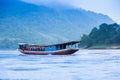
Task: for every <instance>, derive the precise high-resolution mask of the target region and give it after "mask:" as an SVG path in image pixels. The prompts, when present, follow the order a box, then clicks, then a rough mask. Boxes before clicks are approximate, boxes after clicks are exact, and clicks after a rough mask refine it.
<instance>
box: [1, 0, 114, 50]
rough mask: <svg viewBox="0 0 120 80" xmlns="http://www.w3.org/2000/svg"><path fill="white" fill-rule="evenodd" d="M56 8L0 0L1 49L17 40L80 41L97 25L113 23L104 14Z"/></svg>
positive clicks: (15, 42) (8, 46) (13, 46)
mask: <svg viewBox="0 0 120 80" xmlns="http://www.w3.org/2000/svg"><path fill="white" fill-rule="evenodd" d="M54 7H56V6H54ZM54 7H48V6H44V5H40V6H37V5H34V4H30V3H25V2H23V1H21V0H0V49H1V48H3V49H4V48H8V49H9V48H17V43H18V42H24V43H42V44H47V43H57V42H63V41H70V40H78V39H80V36H81V35H82V34H83V33H88V32H89V31H90V30H91V29H92V28H93V27H94V26H98V25H100V24H101V23H114V21H113V20H112V19H111V18H109V17H108V16H106V15H103V14H98V13H94V12H91V11H86V10H83V9H76V8H72V7H66V6H65V7H64V6H61V5H57V8H54Z"/></svg>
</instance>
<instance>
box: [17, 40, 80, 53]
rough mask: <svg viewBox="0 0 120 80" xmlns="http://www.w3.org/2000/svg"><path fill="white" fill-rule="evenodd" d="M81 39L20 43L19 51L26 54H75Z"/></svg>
mask: <svg viewBox="0 0 120 80" xmlns="http://www.w3.org/2000/svg"><path fill="white" fill-rule="evenodd" d="M78 43H79V41H70V42H66V43H60V44H53V45H41V44H24V43H20V44H19V51H20V52H21V53H24V54H33V55H48V54H51V55H68V54H73V53H75V52H76V51H78V50H79V49H78V48H77V47H78Z"/></svg>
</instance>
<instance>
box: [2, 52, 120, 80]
mask: <svg viewBox="0 0 120 80" xmlns="http://www.w3.org/2000/svg"><path fill="white" fill-rule="evenodd" d="M0 80H120V50H79V51H78V52H76V53H74V54H73V55H23V54H22V53H20V52H18V51H17V50H16V51H0Z"/></svg>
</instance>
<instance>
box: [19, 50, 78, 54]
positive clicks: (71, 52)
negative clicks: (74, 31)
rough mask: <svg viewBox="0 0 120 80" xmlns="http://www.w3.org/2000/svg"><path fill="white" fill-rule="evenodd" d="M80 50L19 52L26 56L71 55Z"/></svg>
mask: <svg viewBox="0 0 120 80" xmlns="http://www.w3.org/2000/svg"><path fill="white" fill-rule="evenodd" d="M78 50H79V49H64V50H57V51H28V50H21V49H19V51H20V52H21V53H24V54H29V55H48V54H51V55H69V54H73V53H75V52H76V51H78Z"/></svg>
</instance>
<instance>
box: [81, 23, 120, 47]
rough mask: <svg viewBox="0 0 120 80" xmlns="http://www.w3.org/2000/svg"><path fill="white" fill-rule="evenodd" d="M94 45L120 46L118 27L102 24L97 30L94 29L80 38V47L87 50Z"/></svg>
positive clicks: (119, 27) (119, 26) (119, 30)
mask: <svg viewBox="0 0 120 80" xmlns="http://www.w3.org/2000/svg"><path fill="white" fill-rule="evenodd" d="M96 45H120V25H118V24H116V23H114V24H106V23H103V24H101V25H100V26H99V28H97V27H94V28H93V29H92V31H91V32H90V33H89V34H88V35H86V34H84V35H83V36H82V38H81V46H82V47H84V48H89V47H92V46H96Z"/></svg>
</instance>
